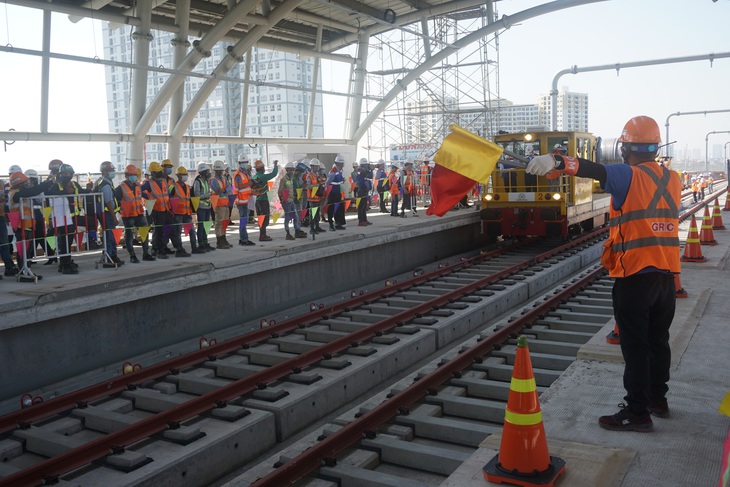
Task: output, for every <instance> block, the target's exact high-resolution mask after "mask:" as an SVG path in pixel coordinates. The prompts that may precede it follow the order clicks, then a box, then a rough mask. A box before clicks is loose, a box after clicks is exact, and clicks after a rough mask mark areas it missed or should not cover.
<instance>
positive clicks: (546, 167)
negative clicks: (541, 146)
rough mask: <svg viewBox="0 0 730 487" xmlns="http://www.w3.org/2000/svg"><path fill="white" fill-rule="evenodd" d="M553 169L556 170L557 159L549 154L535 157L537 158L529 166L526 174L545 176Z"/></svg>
mask: <svg viewBox="0 0 730 487" xmlns="http://www.w3.org/2000/svg"><path fill="white" fill-rule="evenodd" d="M553 169H555V159H554V158H553V156H552V155H551V154H547V155H544V156H535V158H534V159H532V160H531V161H530V162H529V163H528V164H527V169H525V172H526V173H527V174H535V175H537V176H544V175H546V174H547V173H549V172H550V171H552V170H553Z"/></svg>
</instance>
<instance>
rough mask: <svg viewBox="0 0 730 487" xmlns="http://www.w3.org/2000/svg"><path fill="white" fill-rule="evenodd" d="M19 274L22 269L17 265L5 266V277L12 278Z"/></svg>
mask: <svg viewBox="0 0 730 487" xmlns="http://www.w3.org/2000/svg"><path fill="white" fill-rule="evenodd" d="M18 272H20V269H18V266H16V265H15V264H10V265H8V264H5V273H4V274H3V275H4V276H5V277H12V276H16V275H18Z"/></svg>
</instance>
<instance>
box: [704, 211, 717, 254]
mask: <svg viewBox="0 0 730 487" xmlns="http://www.w3.org/2000/svg"><path fill="white" fill-rule="evenodd" d="M700 245H717V240H715V233H714V232H713V231H712V223H710V209H709V208H708V207H707V206H705V214H704V216H703V217H702V229H701V230H700Z"/></svg>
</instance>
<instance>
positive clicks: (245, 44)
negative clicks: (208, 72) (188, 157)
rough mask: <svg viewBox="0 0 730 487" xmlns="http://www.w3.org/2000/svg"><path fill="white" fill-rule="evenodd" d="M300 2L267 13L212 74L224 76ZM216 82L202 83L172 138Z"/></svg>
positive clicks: (292, 0) (292, 1) (289, 2)
mask: <svg viewBox="0 0 730 487" xmlns="http://www.w3.org/2000/svg"><path fill="white" fill-rule="evenodd" d="M302 2H304V0H286V1H285V2H284V3H282V4H281V5H279V6H278V7H276V9H274V10H273V11H272V12H271V13H270V14H269V17H268V19H269V23H268V25H266V26H263V25H261V26H256V27H254V28H253V29H251V30H250V31H249V33H248V34H247V35H246V37H244V38H243V39H241V40H240V41H238V42H237V43H236V44H235V45H234V46H233V47H232V48H231V49H229V51H228V55H227V56H225V57H223V59H221V62H220V63H219V64H218V66H216V68H215V70H213V74H214V75H222V76H225V75H226V73H228V71H230V70H231V68H232V67H233V66H235V65H236V64H238V63H240V62H241V61H242V59H241V56H243V55H244V53H245V52H246V51H248V50H249V49H250V48H251V47H253V45H254V44H256V42H258V40H259V39H261V38H262V37H263V36H264V35H265V34H266V32H268V31H269V30H270V29H271V27H272V26H274V25H276V24H277V22H279V21H281V20H283V19H284V18H285V17H286V16H287V15H289V14H290V13H291V11H292V10H294V9H295V8H297V7H298V6H299V5H300V4H301V3H302ZM218 83H220V80H219V79H216V78H211V79H207V80H206V81H205V82H204V83H203V86H201V87H200V89H199V90H198V92H197V93H196V94H195V96H194V97H193V99H192V100H191V101H190V104H189V105H188V107H187V108H186V109H185V112H184V113H183V115H182V117H180V120H179V121H178V122H177V124H175V127H174V128H173V129H172V130H171V131H170V134H171V135H172V137H173V138H174V139H179V138H180V137H182V136H183V135H184V134H185V131H186V130H187V128H188V126H189V125H190V123H191V122H192V121H193V119H194V118H195V115H196V114H197V113H198V110H200V107H202V106H203V104H204V103H205V101H206V100H207V99H208V97H209V96H210V94H211V93H213V90H215V88H216V86H218ZM244 103H245V101H244Z"/></svg>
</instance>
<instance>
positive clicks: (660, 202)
mask: <svg viewBox="0 0 730 487" xmlns="http://www.w3.org/2000/svg"><path fill="white" fill-rule="evenodd" d="M631 170H632V172H633V175H632V177H631V185H630V190H629V192H628V194H627V195H626V201H625V202H624V204H623V205H622V206H621V208H619V209H618V210H615V209H614V208H613V201H612V202H611V210H610V214H609V216H610V220H609V227H610V230H609V237H608V240H607V241H606V242H605V243H604V244H603V255H602V256H601V264H603V266H604V267H605V268H606V269H608V272H609V275H610V276H611V277H628V276H631V275H633V274H636V273H637V272H639V271H640V270H642V269H644V268H646V267H656V268H657V269H660V270H665V271H669V272H673V273H679V271H680V263H679V235H678V229H679V202H680V198H681V196H680V194H681V191H682V186H681V183H680V181H679V176H677V173H676V172H674V171H670V170H668V169H666V168H665V167H663V166H661V165H659V164H657V163H655V162H649V163H643V164H640V165H638V166H632V167H631Z"/></svg>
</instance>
